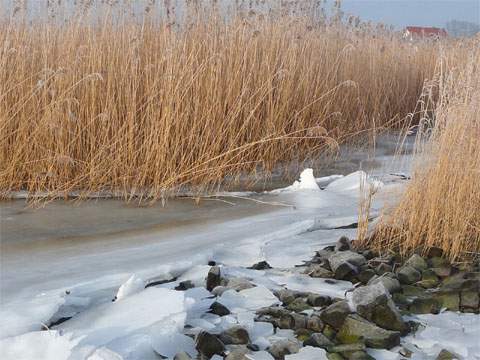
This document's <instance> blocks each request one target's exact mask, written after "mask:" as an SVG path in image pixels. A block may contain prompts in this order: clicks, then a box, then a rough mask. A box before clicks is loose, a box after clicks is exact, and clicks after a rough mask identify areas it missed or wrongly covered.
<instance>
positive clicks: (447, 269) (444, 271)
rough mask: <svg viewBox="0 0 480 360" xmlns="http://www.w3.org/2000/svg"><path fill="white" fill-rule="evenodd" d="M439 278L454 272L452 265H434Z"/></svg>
mask: <svg viewBox="0 0 480 360" xmlns="http://www.w3.org/2000/svg"><path fill="white" fill-rule="evenodd" d="M431 270H432V271H433V272H434V273H435V275H437V276H438V277H439V278H446V277H448V276H450V275H451V274H452V267H451V266H448V265H444V266H439V267H434V268H432V269H431Z"/></svg>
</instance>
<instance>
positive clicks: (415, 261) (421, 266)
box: [405, 254, 428, 271]
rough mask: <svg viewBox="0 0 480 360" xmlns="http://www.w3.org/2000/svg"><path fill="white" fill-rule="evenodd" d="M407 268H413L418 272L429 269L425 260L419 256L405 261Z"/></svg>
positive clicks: (413, 256) (415, 255)
mask: <svg viewBox="0 0 480 360" xmlns="http://www.w3.org/2000/svg"><path fill="white" fill-rule="evenodd" d="M405 266H411V267H413V268H414V269H415V270H417V271H423V270H425V269H426V268H427V267H428V265H427V262H426V261H425V259H424V258H423V257H421V256H420V255H417V254H414V255H412V256H411V257H410V258H409V259H408V260H407V261H405Z"/></svg>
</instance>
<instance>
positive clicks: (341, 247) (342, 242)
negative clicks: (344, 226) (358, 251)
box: [335, 236, 352, 251]
mask: <svg viewBox="0 0 480 360" xmlns="http://www.w3.org/2000/svg"><path fill="white" fill-rule="evenodd" d="M351 249H352V243H351V242H350V239H349V238H348V237H346V236H342V237H341V238H340V239H338V241H337V243H336V244H335V251H346V250H351Z"/></svg>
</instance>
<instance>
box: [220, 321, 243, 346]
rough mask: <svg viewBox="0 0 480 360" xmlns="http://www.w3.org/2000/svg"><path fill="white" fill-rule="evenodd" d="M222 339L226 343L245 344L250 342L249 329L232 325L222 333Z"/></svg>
mask: <svg viewBox="0 0 480 360" xmlns="http://www.w3.org/2000/svg"><path fill="white" fill-rule="evenodd" d="M220 340H221V341H222V342H223V343H224V344H225V345H243V344H248V343H249V342H250V337H249V336H248V331H247V330H245V329H244V328H243V327H241V326H238V325H237V326H232V327H231V328H229V329H227V330H225V331H223V332H222V333H221V334H220Z"/></svg>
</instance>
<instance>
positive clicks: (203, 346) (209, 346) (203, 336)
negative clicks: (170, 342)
mask: <svg viewBox="0 0 480 360" xmlns="http://www.w3.org/2000/svg"><path fill="white" fill-rule="evenodd" d="M195 348H196V349H197V350H198V352H199V353H201V354H202V355H204V356H206V357H207V358H208V359H210V358H211V357H212V356H213V355H215V354H217V355H221V356H223V352H224V351H225V345H224V344H223V343H222V342H221V341H220V339H219V338H218V337H216V336H215V335H212V334H210V333H208V332H206V331H201V332H200V333H199V334H198V335H197V338H196V339H195Z"/></svg>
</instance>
